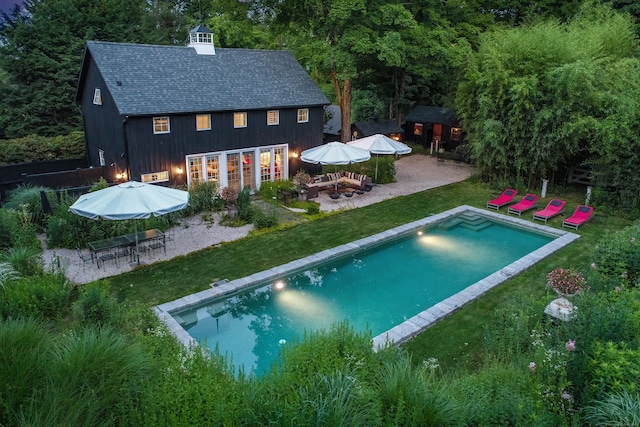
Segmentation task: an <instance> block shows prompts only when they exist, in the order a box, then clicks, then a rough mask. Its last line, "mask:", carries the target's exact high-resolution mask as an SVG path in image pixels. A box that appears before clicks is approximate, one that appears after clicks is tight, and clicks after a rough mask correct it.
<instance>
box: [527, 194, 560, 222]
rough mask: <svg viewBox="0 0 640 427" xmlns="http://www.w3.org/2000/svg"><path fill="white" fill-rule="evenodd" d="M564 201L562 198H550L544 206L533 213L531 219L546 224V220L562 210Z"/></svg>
mask: <svg viewBox="0 0 640 427" xmlns="http://www.w3.org/2000/svg"><path fill="white" fill-rule="evenodd" d="M565 203H566V202H565V201H564V200H562V199H551V201H550V202H549V203H548V204H547V207H546V208H544V209H543V210H541V211H538V212H536V213H534V214H533V219H534V220H535V219H537V220H538V221H544V223H545V224H546V223H547V221H548V220H550V219H551V218H553V217H554V216H557V215H560V214H561V213H562V212H563V210H562V208H563V207H564V204H565Z"/></svg>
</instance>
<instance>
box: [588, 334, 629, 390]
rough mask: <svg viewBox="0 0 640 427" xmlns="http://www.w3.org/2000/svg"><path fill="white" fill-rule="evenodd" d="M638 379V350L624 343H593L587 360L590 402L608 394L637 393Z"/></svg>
mask: <svg viewBox="0 0 640 427" xmlns="http://www.w3.org/2000/svg"><path fill="white" fill-rule="evenodd" d="M638 377H640V350H636V349H631V348H629V347H628V345H627V344H626V343H619V344H615V343H613V342H610V341H609V342H606V343H601V342H597V343H595V345H594V348H593V353H592V356H591V357H590V360H589V378H590V381H589V395H590V400H602V399H604V398H605V397H606V395H607V394H609V393H621V392H624V391H626V390H629V391H637V390H638Z"/></svg>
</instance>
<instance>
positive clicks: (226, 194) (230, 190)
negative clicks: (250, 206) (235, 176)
mask: <svg viewBox="0 0 640 427" xmlns="http://www.w3.org/2000/svg"><path fill="white" fill-rule="evenodd" d="M238 194H239V192H238V189H237V188H235V187H224V188H223V189H222V191H220V197H222V199H223V200H224V202H225V206H226V208H227V213H228V214H229V216H230V217H231V218H234V217H235V216H236V213H237V208H236V200H238Z"/></svg>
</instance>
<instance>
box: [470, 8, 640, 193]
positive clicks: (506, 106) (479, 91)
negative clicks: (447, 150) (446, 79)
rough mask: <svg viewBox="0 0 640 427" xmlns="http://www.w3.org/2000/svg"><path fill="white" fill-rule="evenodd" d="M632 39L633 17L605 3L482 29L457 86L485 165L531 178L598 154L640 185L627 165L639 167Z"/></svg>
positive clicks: (489, 170) (497, 172) (638, 70)
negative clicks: (563, 19) (561, 16)
mask: <svg viewBox="0 0 640 427" xmlns="http://www.w3.org/2000/svg"><path fill="white" fill-rule="evenodd" d="M635 47H636V40H635V34H634V28H633V23H632V22H631V20H630V19H629V18H627V17H625V16H622V15H620V14H617V13H615V12H612V11H611V10H609V9H607V8H606V7H598V8H590V9H585V10H584V11H583V13H582V14H581V15H579V16H578V17H577V18H576V19H574V20H572V21H571V22H569V23H567V24H560V23H558V22H557V21H553V20H550V21H544V22H541V23H537V24H532V25H525V26H522V27H520V28H514V29H508V30H501V31H496V32H492V33H488V34H486V35H484V36H483V37H482V39H481V45H480V48H479V50H478V52H477V53H476V54H474V55H473V56H472V57H471V60H470V61H469V65H468V67H467V69H466V74H465V78H464V81H463V82H462V83H461V84H460V86H459V89H458V92H457V106H458V113H459V115H460V117H461V119H462V121H463V126H464V128H465V131H466V132H467V134H468V140H469V141H470V143H471V145H472V150H473V153H474V157H475V159H476V162H477V165H478V167H479V169H480V172H481V173H482V175H483V176H484V177H485V178H487V179H492V180H505V181H507V182H511V183H523V184H525V185H528V186H531V185H532V184H534V183H535V185H537V183H538V182H539V180H540V179H541V178H550V179H555V180H556V181H560V180H561V179H562V178H564V174H563V172H564V171H565V170H566V169H567V168H568V167H571V166H576V167H577V166H580V165H585V164H592V165H598V166H599V168H600V169H601V170H612V171H616V173H614V175H609V174H607V176H608V178H607V180H606V182H605V181H604V180H603V177H604V176H603V175H598V176H599V177H600V178H599V180H600V182H601V183H602V184H606V185H616V186H620V187H619V188H622V187H624V188H628V189H629V191H632V192H634V193H635V194H637V191H638V190H637V188H638V187H637V186H636V187H635V189H634V190H631V187H629V186H628V185H627V182H624V178H623V176H624V169H622V166H623V165H624V168H628V169H627V171H630V170H635V169H637V168H639V167H640V161H639V160H640V159H636V158H635V156H630V153H636V152H639V149H640V133H639V132H638V125H637V123H638V118H639V116H640V103H639V102H638V99H639V95H640V89H639V86H640V83H639V82H640V61H639V60H638V59H637V58H636V57H635ZM634 185H635V183H634Z"/></svg>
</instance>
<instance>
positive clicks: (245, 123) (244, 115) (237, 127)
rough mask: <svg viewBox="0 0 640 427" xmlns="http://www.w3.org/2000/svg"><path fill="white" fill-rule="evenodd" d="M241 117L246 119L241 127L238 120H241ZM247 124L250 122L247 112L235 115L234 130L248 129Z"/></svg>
mask: <svg viewBox="0 0 640 427" xmlns="http://www.w3.org/2000/svg"><path fill="white" fill-rule="evenodd" d="M240 117H244V120H243V123H242V124H241V125H238V124H237V121H236V119H237V118H240ZM247 122H248V117H247V113H246V112H238V113H233V127H234V129H240V128H246V127H247Z"/></svg>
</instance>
